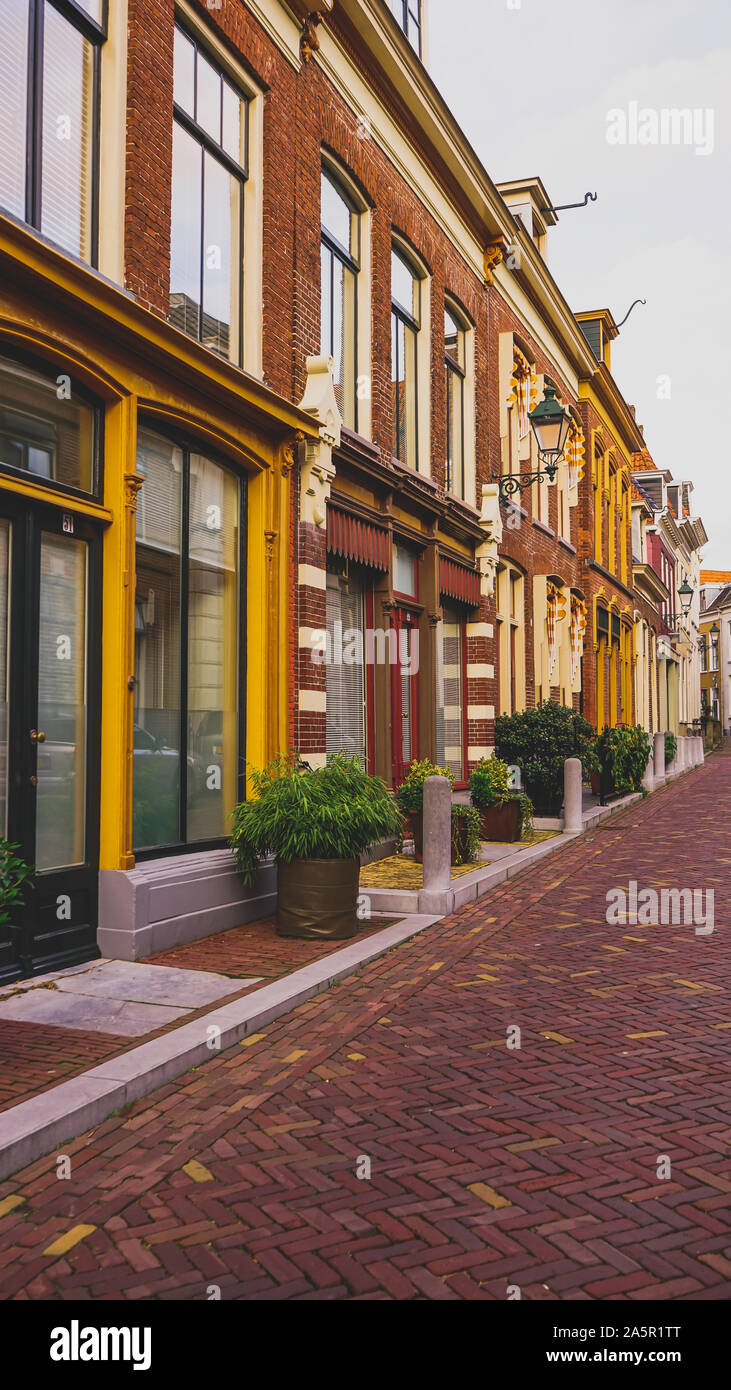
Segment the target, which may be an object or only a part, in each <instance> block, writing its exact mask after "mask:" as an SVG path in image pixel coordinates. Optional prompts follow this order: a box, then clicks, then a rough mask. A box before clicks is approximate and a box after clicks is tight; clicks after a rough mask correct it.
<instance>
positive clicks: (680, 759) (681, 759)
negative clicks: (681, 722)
mask: <svg viewBox="0 0 731 1390" xmlns="http://www.w3.org/2000/svg"><path fill="white" fill-rule="evenodd" d="M685 767H686V748H685V738H684V737H683V735H682V734H678V755H677V757H676V759H675V770H676V772H685Z"/></svg>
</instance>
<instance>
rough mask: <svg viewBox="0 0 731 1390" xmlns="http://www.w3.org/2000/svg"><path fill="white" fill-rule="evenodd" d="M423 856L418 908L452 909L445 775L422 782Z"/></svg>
mask: <svg viewBox="0 0 731 1390" xmlns="http://www.w3.org/2000/svg"><path fill="white" fill-rule="evenodd" d="M423 858H424V887H423V888H422V890H421V892H420V894H419V910H420V911H421V912H429V911H434V912H449V911H451V907H452V903H453V901H454V895H453V894H452V892H451V867H452V788H451V785H450V783H449V780H448V778H446V777H427V779H426V781H425V782H424V842H423ZM450 899H451V900H452V901H451V902H450Z"/></svg>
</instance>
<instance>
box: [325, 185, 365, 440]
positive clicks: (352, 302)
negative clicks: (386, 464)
mask: <svg viewBox="0 0 731 1390" xmlns="http://www.w3.org/2000/svg"><path fill="white" fill-rule="evenodd" d="M320 219H321V223H322V244H321V252H320V266H321V300H320V315H321V339H320V341H321V350H322V352H323V353H325V354H326V355H328V356H330V357H332V359H333V362H334V369H333V385H334V387H335V396H336V399H337V402H338V408H339V410H340V414H341V415H342V417H343V422H344V424H346V425H347V426H348V427H349V429H353V430H354V429H357V427H358V420H357V409H358V406H357V392H356V383H357V377H358V317H357V298H358V293H357V285H358V271H359V268H360V216H359V214H358V212H357V211H356V209H355V208H354V207H353V206H352V204H351V202H350V201H349V199H348V198H347V197H346V196H345V194H344V193H343V191H342V189H341V188H340V186H339V184H338V183H337V182H336V181H335V178H334V177H333V175H331V174H330V173H329V172H328V171H327V170H323V172H322V178H321V212H320Z"/></svg>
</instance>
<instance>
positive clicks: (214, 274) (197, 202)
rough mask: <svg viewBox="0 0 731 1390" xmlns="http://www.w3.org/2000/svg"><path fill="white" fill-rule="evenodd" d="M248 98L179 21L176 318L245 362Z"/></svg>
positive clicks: (173, 262) (173, 259) (173, 256)
mask: <svg viewBox="0 0 731 1390" xmlns="http://www.w3.org/2000/svg"><path fill="white" fill-rule="evenodd" d="M247 132H248V100H247V98H246V97H245V96H244V95H243V94H242V93H241V92H240V91H239V90H238V88H237V87H235V86H234V84H233V83H232V82H231V81H230V80H229V78H228V77H227V76H226V74H225V73H224V72H222V71H221V69H220V68H219V67H217V66H216V65H215V64H214V63H213V62H212V61H211V59H210V58H209V57H208V55H207V53H206V52H205V50H204V49H203V48H202V47H201V45H200V44H199V43H198V41H197V39H194V38H193V37H191V35H190V34H188V33H187V32H186V31H185V30H184V29H182V28H181V27H180V25H176V26H175V58H174V122H173V179H172V209H171V237H170V315H169V316H170V322H171V323H173V324H174V325H175V327H176V328H180V329H182V331H183V332H184V333H187V334H189V336H190V337H192V338H197V339H198V340H199V341H200V342H202V343H204V344H205V346H206V347H209V348H211V349H212V350H213V351H214V352H218V353H220V354H221V355H222V356H223V357H228V358H230V359H231V361H233V362H236V363H237V364H238V363H240V362H241V356H242V348H243V317H242V290H243V275H242V263H243V242H244V184H245V182H246V178H247V158H248V149H247V146H248V137H247Z"/></svg>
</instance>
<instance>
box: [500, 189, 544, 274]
mask: <svg viewBox="0 0 731 1390" xmlns="http://www.w3.org/2000/svg"><path fill="white" fill-rule="evenodd" d="M498 191H499V193H500V194H501V196H502V199H503V202H505V203H507V205H508V207H509V208H510V211H511V213H512V214H513V217H514V218H515V219H516V221H518V222H520V223H522V225H523V226H524V227H525V230H526V231H527V233H528V236H529V237H530V238H531V241H532V242H533V244H534V246H535V248H536V250H537V251H538V253H539V254H540V255H541V256H542V257H543V259H544V261H545V260H546V259H547V254H546V252H547V241H548V237H547V233H548V228H549V227H555V225H556V223H557V222H558V215H557V214H556V213H555V212H554V211H553V210H552V208H551V199H550V198H549V196H548V193H547V192H546V189H545V186H544V184H543V182H542V180H541V179H538V178H535V179H513V180H512V181H511V182H510V183H499V184H498Z"/></svg>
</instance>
